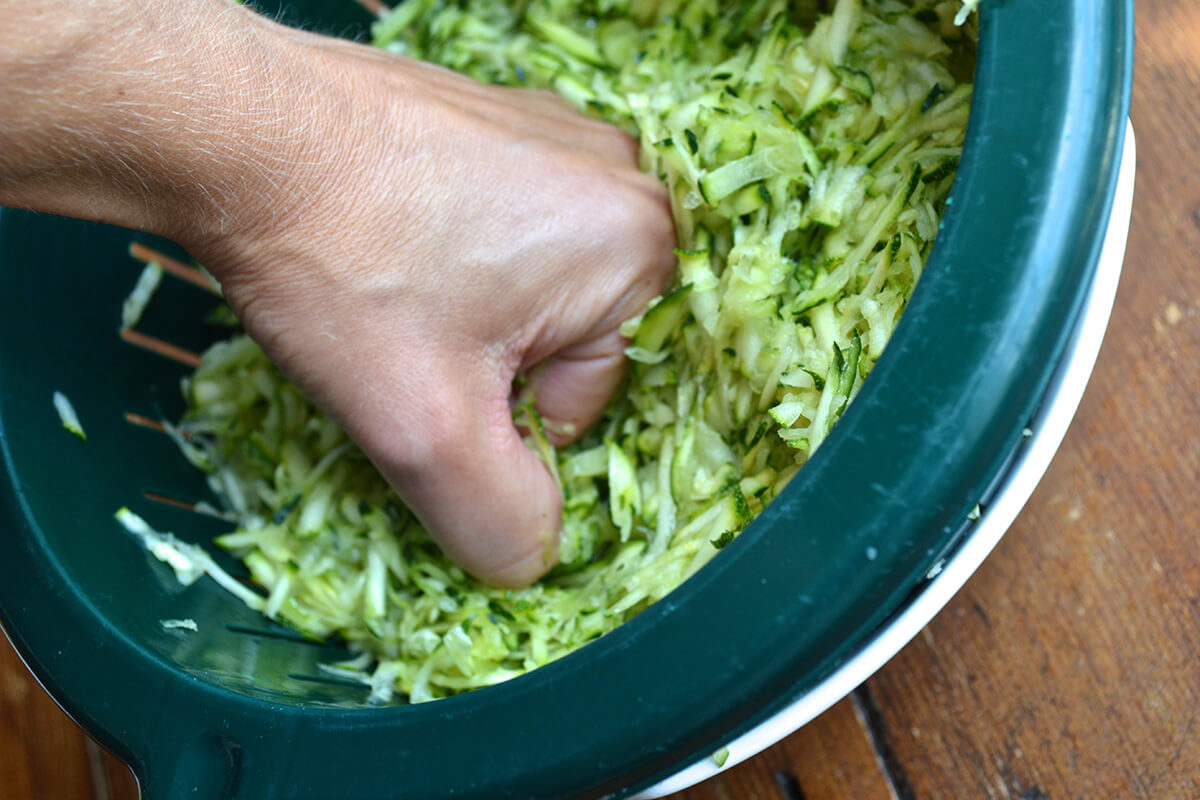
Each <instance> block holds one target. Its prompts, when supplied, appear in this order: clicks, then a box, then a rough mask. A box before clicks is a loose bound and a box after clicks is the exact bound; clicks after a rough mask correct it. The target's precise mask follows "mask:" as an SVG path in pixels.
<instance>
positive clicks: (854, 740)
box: [672, 699, 897, 800]
mask: <svg viewBox="0 0 1200 800" xmlns="http://www.w3.org/2000/svg"><path fill="white" fill-rule="evenodd" d="M672 797H673V798H674V800H749V799H750V798H754V799H755V800H766V798H779V800H840V799H841V798H852V799H853V800H897V798H896V795H895V794H894V792H893V791H892V788H891V786H890V782H889V780H888V777H887V775H886V773H885V772H884V770H883V765H882V763H881V762H880V760H879V758H878V756H877V754H876V752H875V748H874V746H873V744H872V742H871V740H870V739H869V738H868V736H867V733H866V729H865V727H864V725H863V718H862V715H861V713H860V711H859V709H858V708H857V707H856V703H855V701H854V700H853V699H847V700H843V701H842V702H840V703H838V704H837V705H835V706H834V707H833V708H831V709H829V710H828V711H826V712H825V713H824V714H822V715H821V716H819V717H817V718H816V719H815V720H813V721H812V722H811V723H809V724H808V725H807V726H805V727H804V728H802V729H801V730H799V731H797V732H796V733H794V734H792V735H791V736H789V737H788V738H786V739H784V740H783V741H782V742H780V743H779V744H777V745H775V746H774V747H772V748H770V749H768V750H766V751H764V752H763V753H761V754H760V755H759V756H757V757H756V758H753V759H751V760H749V761H746V762H744V763H742V764H739V765H737V766H736V767H733V768H731V769H729V770H728V771H726V772H723V773H721V774H720V775H718V776H717V777H715V778H713V779H711V780H709V781H706V782H705V783H702V784H700V785H699V786H696V787H693V788H691V789H688V790H687V791H683V792H680V793H678V794H676V795H672Z"/></svg>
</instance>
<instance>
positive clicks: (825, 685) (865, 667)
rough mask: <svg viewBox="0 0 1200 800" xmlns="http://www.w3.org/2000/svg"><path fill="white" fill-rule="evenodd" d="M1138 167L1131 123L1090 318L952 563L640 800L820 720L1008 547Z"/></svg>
mask: <svg viewBox="0 0 1200 800" xmlns="http://www.w3.org/2000/svg"><path fill="white" fill-rule="evenodd" d="M1136 161H1137V151H1136V146H1135V143H1134V137H1133V126H1132V125H1127V126H1126V132H1125V140H1124V146H1123V148H1122V156H1121V175H1120V178H1119V180H1118V183H1117V193H1116V197H1115V199H1114V203H1113V210H1112V216H1111V217H1110V219H1109V222H1108V229H1107V232H1106V233H1105V236H1104V249H1103V251H1102V252H1101V254H1100V265H1099V269H1098V270H1097V272H1096V277H1095V280H1094V281H1093V283H1092V288H1091V290H1090V291H1089V292H1088V297H1087V303H1086V306H1085V308H1084V313H1083V315H1082V317H1081V318H1080V320H1079V324H1078V325H1077V326H1076V328H1075V332H1074V334H1073V335H1072V337H1071V342H1070V343H1069V344H1068V346H1067V352H1066V353H1064V355H1063V362H1062V364H1060V365H1059V368H1058V369H1057V370H1056V371H1055V373H1054V377H1053V378H1051V381H1050V386H1049V387H1048V388H1047V391H1046V398H1045V400H1044V401H1043V403H1042V406H1041V407H1040V408H1039V409H1038V411H1037V414H1036V415H1035V416H1034V418H1033V419H1032V420H1031V421H1030V423H1029V429H1028V430H1029V434H1028V436H1026V437H1025V438H1024V439H1023V440H1022V441H1021V442H1019V443H1018V444H1017V449H1016V451H1015V452H1014V454H1013V459H1012V463H1011V465H1010V466H1009V468H1008V469H1006V470H1005V471H1004V473H1003V475H1002V477H1001V478H1000V481H999V484H998V485H997V486H996V488H995V490H994V492H992V493H990V494H989V496H987V497H985V498H983V499H982V500H981V501H980V504H981V509H980V516H979V519H978V520H975V521H973V522H970V523H968V525H967V527H966V530H965V532H964V534H965V535H964V539H963V541H962V542H961V543H960V544H959V546H957V547H956V548H954V550H953V551H952V552H951V553H949V554H947V556H946V558H945V560H944V561H943V560H941V559H939V560H938V561H937V562H935V563H934V565H933V566H932V567H931V568H930V570H929V572H928V573H926V580H925V581H924V582H923V583H922V584H921V585H919V586H918V587H917V588H915V589H914V591H913V593H912V594H911V595H910V597H909V598H908V600H907V601H905V603H904V604H903V605H902V606H901V607H900V608H899V609H897V610H896V613H895V615H894V616H893V618H892V619H890V620H888V621H887V622H886V623H884V625H883V626H881V627H880V628H879V630H878V631H876V632H875V634H874V635H872V636H871V637H870V638H869V639H868V640H867V641H866V642H865V643H864V644H863V646H862V649H860V650H859V651H858V652H856V653H854V654H853V655H852V656H851V657H850V658H849V660H847V661H846V663H844V664H842V666H840V667H839V668H838V669H837V670H836V671H835V672H834V673H833V674H831V675H829V676H828V677H827V678H825V679H824V680H823V681H821V682H820V683H819V684H817V685H816V686H814V687H812V688H811V689H809V690H808V691H805V692H804V693H803V694H802V695H800V696H799V697H798V698H797V699H796V700H794V701H793V702H792V703H791V705H789V706H788V707H787V708H784V709H783V710H781V711H780V712H779V713H778V714H776V715H775V716H773V717H771V718H770V719H769V720H766V721H765V722H763V723H762V724H761V725H759V726H758V727H756V728H754V729H753V730H750V731H747V732H746V733H744V734H743V735H742V736H740V737H739V738H738V739H737V740H736V741H733V742H730V743H729V744H728V745H726V747H727V748H728V750H729V756H728V757H727V758H726V759H725V762H724V763H723V764H722V765H721V766H717V764H716V763H715V762H714V761H713V760H712V759H711V758H705V759H702V760H700V761H698V762H696V763H695V764H693V765H692V766H690V767H688V768H687V769H684V770H681V771H680V772H678V773H676V774H675V775H672V776H671V777H670V778H668V779H667V780H665V781H662V782H661V783H658V784H655V785H654V786H652V787H650V788H649V789H647V790H646V791H645V792H643V793H641V794H639V795H638V798H639V799H640V798H653V797H662V796H664V795H668V794H672V793H674V792H678V791H682V790H683V789H686V788H687V787H689V786H692V785H693V784H696V783H699V782H700V781H703V780H706V779H708V778H711V777H712V776H713V775H716V774H717V773H719V772H724V771H725V770H727V769H729V768H731V767H733V766H736V765H737V764H739V763H741V762H742V761H745V760H746V759H747V758H750V757H752V756H754V755H755V754H757V753H759V752H760V751H762V750H764V749H766V748H767V747H770V746H771V745H773V744H775V743H776V742H778V741H779V740H780V739H782V738H784V737H785V736H787V735H788V734H790V733H792V732H793V731H795V730H797V729H798V728H800V727H801V726H802V725H805V724H807V723H808V722H809V721H810V720H812V719H815V718H816V717H817V715H819V714H821V713H822V712H823V711H825V710H826V709H828V708H829V707H830V706H832V705H833V704H834V703H836V702H837V701H839V700H841V699H842V698H843V697H845V696H846V695H848V694H849V693H850V692H852V691H854V689H855V688H857V687H858V686H859V684H861V683H863V682H864V681H865V680H867V678H869V677H870V676H871V675H873V674H874V673H875V671H876V670H878V669H879V668H881V667H882V666H883V665H884V664H885V663H887V661H888V660H889V659H890V658H891V657H892V656H894V655H896V653H898V652H900V649H901V648H902V647H904V645H906V644H908V642H909V641H910V640H911V639H912V638H913V637H914V636H916V635H917V633H919V632H920V630H921V629H922V628H923V627H925V625H927V624H928V623H929V621H930V620H932V619H933V617H934V615H935V614H937V613H938V612H939V611H940V610H941V609H942V607H943V606H945V605H946V603H948V602H949V601H950V598H951V597H953V596H954V594H955V593H956V592H957V591H958V590H959V589H961V588H962V587H963V584H965V583H966V582H967V579H968V578H970V577H971V575H972V574H974V572H975V570H976V569H977V568H978V567H979V565H980V564H982V563H983V560H984V559H985V558H986V557H987V555H988V554H989V553H991V552H992V549H993V548H994V547H995V546H996V545H997V544H998V543H999V542H1000V539H1001V537H1002V536H1003V535H1004V533H1005V531H1007V530H1008V527H1009V525H1011V524H1012V522H1013V520H1015V519H1016V518H1017V514H1019V513H1020V511H1021V509H1022V508H1023V507H1024V505H1025V502H1026V501H1027V500H1028V499H1029V497H1030V495H1032V494H1033V490H1034V489H1035V488H1036V486H1037V484H1038V482H1039V481H1040V480H1041V479H1042V476H1043V475H1044V474H1045V472H1046V469H1047V468H1048V467H1049V466H1050V460H1051V459H1052V458H1053V457H1054V454H1055V453H1056V452H1057V451H1058V447H1059V445H1060V444H1061V443H1062V440H1063V437H1064V436H1065V435H1066V433H1067V428H1068V426H1069V425H1070V424H1071V420H1072V418H1073V417H1074V416H1075V411H1076V409H1078V408H1079V402H1080V400H1082V399H1083V391H1084V388H1085V387H1086V386H1087V382H1088V378H1090V377H1091V374H1092V368H1093V367H1094V366H1095V364H1096V357H1097V356H1098V355H1099V354H1100V343H1101V342H1102V341H1103V339H1104V331H1105V329H1106V328H1107V327H1108V318H1109V316H1110V314H1111V313H1112V306H1113V300H1114V299H1115V298H1116V294H1117V283H1118V280H1119V278H1120V275H1121V265H1122V260H1123V259H1124V257H1125V241H1126V238H1127V236H1128V233H1129V217H1130V212H1131V211H1132V208H1133V187H1134V174H1135V168H1136V167H1135V164H1136Z"/></svg>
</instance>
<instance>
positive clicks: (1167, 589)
mask: <svg viewBox="0 0 1200 800" xmlns="http://www.w3.org/2000/svg"><path fill="white" fill-rule="evenodd" d="M1137 10H1138V21H1137V26H1138V30H1137V33H1138V56H1137V61H1138V67H1137V76H1136V88H1135V96H1134V111H1133V118H1134V124H1135V126H1136V128H1137V133H1138V143H1139V168H1138V186H1137V196H1136V200H1135V205H1134V220H1133V225H1132V230H1131V235H1130V245H1129V255H1128V257H1127V258H1126V264H1125V272H1124V277H1123V279H1122V284H1121V289H1120V292H1119V295H1118V298H1117V306H1116V309H1115V311H1114V314H1113V320H1112V324H1111V326H1110V328H1109V333H1108V336H1107V338H1106V342H1105V347H1104V350H1103V351H1102V353H1101V356H1100V361H1099V364H1098V366H1097V369H1096V373H1095V375H1094V377H1093V379H1092V383H1091V386H1090V388H1089V391H1088V394H1087V396H1086V397H1085V398H1084V402H1083V405H1082V407H1081V409H1080V412H1079V415H1078V417H1077V419H1076V422H1075V424H1074V425H1073V427H1072V429H1071V431H1070V433H1069V434H1068V436H1067V439H1066V441H1065V442H1064V444H1063V447H1062V449H1061V451H1060V452H1059V455H1058V456H1057V458H1056V459H1055V461H1054V463H1053V465H1052V466H1051V468H1050V471H1049V473H1048V474H1047V476H1046V478H1045V480H1044V481H1043V482H1042V485H1041V487H1040V488H1039V490H1038V491H1037V492H1036V493H1035V495H1034V497H1033V498H1032V500H1031V501H1030V503H1029V505H1028V506H1027V508H1026V510H1025V512H1024V513H1023V514H1022V516H1021V518H1020V519H1019V520H1018V521H1017V523H1016V524H1015V525H1014V526H1013V529H1012V530H1011V531H1010V532H1009V534H1008V535H1007V536H1006V538H1005V540H1004V541H1003V542H1002V543H1001V545H1000V547H999V548H998V549H997V551H996V553H995V554H994V555H993V556H992V557H991V558H990V559H989V560H988V562H987V563H986V564H985V565H984V567H983V568H982V569H981V570H980V572H979V573H978V574H977V575H976V576H975V577H974V578H973V579H972V580H971V582H970V583H969V584H968V586H967V587H966V588H965V589H964V590H963V591H962V592H961V593H960V594H959V595H958V596H957V597H956V598H955V599H954V600H953V601H952V602H951V603H950V605H949V606H948V607H947V608H946V609H945V611H943V612H942V614H940V615H939V616H938V617H937V618H936V619H935V620H934V621H933V623H931V624H930V626H929V627H928V628H927V629H926V630H925V631H924V632H923V633H922V634H921V635H920V636H919V637H918V638H917V639H916V640H915V641H914V642H913V643H912V644H910V645H909V646H908V647H907V648H906V649H905V650H904V651H902V652H901V653H900V655H899V656H898V657H897V658H896V659H895V660H893V662H892V663H891V664H889V666H888V667H886V668H885V669H884V670H883V671H882V672H881V673H880V674H879V675H878V676H876V677H875V678H873V679H872V680H871V681H870V682H869V683H868V684H867V686H866V687H864V688H863V689H861V690H860V691H859V692H858V693H856V695H855V696H854V697H852V698H850V699H847V700H845V701H843V702H842V703H840V704H838V705H837V706H835V707H834V708H833V709H831V710H830V711H828V712H826V714H824V715H822V716H821V717H820V718H818V719H817V720H815V721H814V722H813V723H811V724H810V725H808V726H807V727H806V728H804V729H803V730H802V731H800V732H798V733H796V734H794V735H793V736H791V737H789V738H787V739H786V740H784V741H783V742H781V743H780V744H778V745H776V746H775V747H773V748H771V749H769V750H767V751H766V752H764V753H763V754H761V755H760V756H758V757H757V758H755V759H752V760H751V761H749V762H747V763H745V764H742V765H740V766H738V767H735V768H733V769H731V770H730V771H729V772H727V773H726V774H724V775H722V776H720V777H718V778H717V779H714V780H713V781H710V782H708V783H706V784H703V785H701V786H699V787H696V788H693V789H691V790H689V791H687V792H683V793H680V794H679V795H676V799H677V800H798V798H803V800H943V799H944V800H957V798H995V799H997V800H998V799H999V798H1004V799H1005V800H1065V799H1066V798H1081V799H1082V798H1086V800H1095V799H1099V798H1154V800H1173V799H1174V798H1181V799H1182V798H1197V797H1200V722H1198V720H1197V714H1200V540H1198V539H1197V535H1196V534H1197V532H1200V391H1198V390H1200V378H1198V376H1197V364H1200V263H1197V255H1196V254H1197V253H1200V169H1198V168H1200V14H1198V13H1196V12H1197V10H1200V9H1198V8H1197V6H1196V4H1195V3H1194V2H1180V1H1179V0H1139V2H1138V6H1137ZM85 742H86V739H85V737H84V736H83V734H82V733H80V732H78V731H77V730H76V729H75V728H74V727H73V725H72V724H71V723H70V721H69V720H67V718H66V717H65V716H64V715H63V714H62V712H61V711H59V709H58V708H57V707H56V706H54V704H53V703H51V702H50V701H49V700H48V699H47V698H46V697H45V696H44V694H43V693H42V692H41V689H40V688H39V687H38V686H37V684H36V683H34V682H33V681H32V679H31V678H29V677H28V676H27V675H26V673H25V672H24V669H23V667H22V666H21V665H20V663H19V662H18V661H17V660H16V659H15V657H14V656H13V654H12V653H11V651H10V650H9V648H8V645H7V643H4V642H3V641H0V798H3V800H34V799H35V798H36V799H37V800H42V798H52V799H54V800H57V798H70V799H71V800H75V798H78V799H79V800H135V798H136V786H135V784H134V782H133V780H132V776H131V775H129V773H128V770H126V769H125V768H124V767H123V765H120V764H119V763H117V762H115V761H114V760H113V759H111V757H109V756H107V755H106V754H102V753H99V751H98V750H96V751H93V752H92V753H91V754H90V756H89V748H88V746H87V745H86V744H85ZM97 760H99V762H100V768H99V769H97V768H96V763H97Z"/></svg>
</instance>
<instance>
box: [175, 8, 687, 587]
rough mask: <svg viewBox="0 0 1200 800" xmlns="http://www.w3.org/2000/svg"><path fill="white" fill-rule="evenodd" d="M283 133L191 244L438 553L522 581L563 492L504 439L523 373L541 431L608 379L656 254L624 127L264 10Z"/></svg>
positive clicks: (515, 438) (548, 549)
mask: <svg viewBox="0 0 1200 800" xmlns="http://www.w3.org/2000/svg"><path fill="white" fill-rule="evenodd" d="M277 35H278V36H279V38H278V39H277V40H276V44H277V46H279V47H280V52H279V54H278V56H277V58H279V61H276V62H273V64H274V66H273V70H272V71H274V72H277V73H279V75H280V77H278V78H276V79H275V81H274V83H273V84H272V85H269V86H264V87H263V89H262V90H264V91H273V92H280V93H282V95H283V96H284V97H289V96H290V95H292V94H293V93H295V96H293V97H290V100H289V103H288V104H287V105H286V106H285V108H286V114H287V115H288V118H289V121H290V125H291V126H292V130H293V131H296V132H298V133H297V135H295V136H292V137H288V138H287V139H283V140H280V141H278V142H276V143H274V145H275V146H277V147H280V148H281V150H280V152H278V153H275V154H273V155H272V156H271V160H272V161H273V162H274V163H282V164H288V165H291V167H290V169H288V170H287V172H286V173H281V174H277V175H275V176H273V180H274V181H275V182H276V183H277V184H278V186H267V185H254V186H251V187H248V188H249V189H250V190H251V191H252V192H253V193H256V194H257V193H261V194H262V195H263V196H267V197H270V198H271V206H272V208H271V210H270V213H267V212H265V211H264V210H262V209H261V208H260V205H259V204H258V203H256V202H254V201H250V202H247V203H246V204H245V205H242V206H239V205H238V204H236V203H235V204H233V205H227V206H226V207H225V209H224V211H223V214H222V215H221V216H220V217H219V218H218V219H219V228H218V229H217V230H214V229H213V228H212V226H211V222H206V223H202V224H200V225H198V226H197V227H196V229H195V230H192V231H186V232H185V233H184V236H183V239H184V243H185V245H187V246H188V247H189V249H190V250H191V252H192V253H193V254H194V255H196V256H197V257H198V258H199V259H200V260H201V262H202V263H204V264H205V265H206V266H207V267H208V268H209V269H210V270H212V271H213V272H214V273H215V274H216V275H217V276H218V277H219V278H220V279H221V281H222V286H223V288H224V291H225V294H226V297H227V298H228V300H229V302H230V303H231V304H232V305H233V307H234V309H235V310H236V311H237V312H238V314H239V316H240V318H241V319H242V320H243V321H244V323H245V325H246V328H247V331H248V332H249V333H250V334H251V336H252V337H253V338H255V339H256V340H257V341H258V342H259V343H260V344H261V345H262V346H263V347H264V349H265V350H266V351H267V353H268V354H269V355H270V356H271V357H272V359H273V360H274V361H275V362H276V363H277V364H278V365H279V366H280V367H281V369H282V370H283V371H284V372H285V373H286V374H287V375H288V376H289V377H290V378H292V379H293V380H294V381H295V382H296V383H297V384H298V385H299V386H300V387H301V388H302V389H303V390H304V391H305V392H306V393H307V394H308V395H309V396H310V397H312V398H313V399H314V400H315V401H316V402H317V403H318V404H319V405H320V406H321V407H322V408H324V409H325V410H326V411H327V412H328V413H329V414H330V415H331V416H332V417H333V418H334V419H335V420H337V421H338V422H339V423H340V424H341V425H342V426H343V427H344V428H345V429H346V430H347V431H348V432H349V433H350V434H351V436H352V437H353V438H354V439H355V440H356V441H357V442H358V443H359V444H360V445H361V446H362V448H363V449H364V451H365V452H366V453H367V454H368V456H369V457H370V458H371V459H372V460H373V461H374V462H375V464H376V465H377V466H378V467H379V468H380V470H381V471H382V472H383V473H384V475H385V476H386V477H387V478H388V479H389V481H390V482H391V483H392V484H393V486H394V487H395V488H396V489H397V491H398V492H399V493H400V495H401V496H402V498H403V499H404V500H405V502H406V503H407V504H408V505H409V506H410V507H411V508H412V509H413V511H414V512H415V513H416V514H417V516H418V517H419V518H420V519H421V521H422V522H423V523H424V524H425V525H426V527H427V528H428V529H429V530H430V532H431V533H432V535H433V536H434V538H435V539H436V540H437V541H438V542H439V544H440V545H441V546H442V547H443V548H444V549H445V550H446V552H447V554H448V555H449V556H450V557H451V558H453V559H454V560H455V561H456V562H458V563H459V564H460V565H462V566H463V567H464V568H466V569H467V570H468V571H470V572H472V573H473V574H475V575H477V576H478V577H480V578H483V579H485V580H487V581H490V582H493V583H497V584H501V585H511V586H518V585H523V584H525V583H528V582H529V581H530V580H532V579H534V578H536V577H537V576H539V575H540V574H541V573H542V572H544V571H545V570H546V569H547V568H549V567H550V566H552V564H553V562H554V559H555V555H556V550H557V539H558V536H557V535H558V532H559V527H560V524H561V506H560V502H561V499H560V496H559V492H558V489H557V487H556V486H555V485H554V482H553V480H552V478H551V477H550V474H549V472H548V470H547V469H546V467H545V466H544V465H543V464H542V463H540V461H539V460H538V459H537V457H536V456H535V455H534V454H533V453H532V452H531V451H530V450H529V449H528V448H526V446H525V445H524V444H523V443H522V441H521V436H520V434H519V433H518V430H517V428H516V427H515V426H514V424H513V417H512V411H511V408H510V395H511V393H512V387H513V379H514V377H515V376H517V375H519V374H524V373H527V374H528V379H529V385H530V388H531V390H532V391H533V396H534V398H535V407H536V409H537V410H538V412H539V413H540V414H541V416H542V417H543V419H544V420H545V422H546V428H547V431H548V433H549V435H550V436H551V438H552V440H553V441H555V442H556V443H562V442H565V441H568V440H570V439H573V438H575V435H578V434H579V433H582V432H583V431H584V430H585V429H586V428H587V427H588V426H589V425H590V424H591V423H592V422H593V421H595V420H596V419H597V418H598V417H599V416H600V414H601V412H602V411H603V409H604V406H605V405H606V403H607V401H608V399H609V397H610V396H611V394H612V393H613V391H614V390H615V389H616V388H617V386H618V384H619V382H620V379H621V376H622V372H623V366H624V353H623V350H624V345H625V342H624V341H623V340H622V338H621V337H620V334H619V333H618V330H617V328H618V326H619V325H620V324H621V322H623V321H624V320H625V319H627V318H629V317H631V316H634V315H635V314H637V313H639V312H640V311H641V310H642V309H643V308H644V307H645V304H646V302H647V301H648V300H649V299H650V298H652V297H653V296H654V295H656V294H658V293H659V292H660V291H661V290H662V287H663V284H664V282H665V280H666V279H667V277H668V275H669V271H670V269H671V267H672V265H673V262H674V259H673V256H672V253H671V245H672V243H673V239H674V235H673V229H672V226H671V218H670V214H669V210H668V204H667V201H666V196H665V191H664V190H663V189H662V187H661V185H660V184H659V183H658V182H657V181H655V180H653V179H651V178H649V177H647V176H645V175H643V174H641V173H639V172H638V171H637V146H636V144H635V142H634V141H633V140H632V139H631V138H630V137H628V136H627V135H625V134H624V133H622V132H620V131H618V130H617V129H615V128H612V127H609V126H607V125H603V124H600V123H597V122H594V121H591V120H588V119H586V118H584V117H582V116H580V115H578V114H577V113H576V112H574V111H573V110H571V109H570V108H569V107H568V106H567V105H566V104H565V103H564V102H563V101H561V100H560V99H558V98H556V97H554V96H552V95H549V94H545V93H539V92H531V91H522V90H513V89H505V88H499V87H489V86H484V85H481V84H477V83H475V82H473V81H470V80H468V79H466V78H463V77H461V76H458V75H456V74H453V73H451V72H449V71H446V70H442V69H440V68H437V67H432V66H429V65H425V64H421V63H418V62H414V61H411V60H407V59H403V58H400V57H395V56H390V55H386V54H381V53H379V52H377V51H373V50H369V49H367V48H365V47H360V46H356V45H349V44H345V43H341V42H334V41H331V40H326V39H323V38H320V37H315V36H310V35H305V34H298V33H296V32H292V31H283V30H282V29H280V30H279V32H278V34H277Z"/></svg>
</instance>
